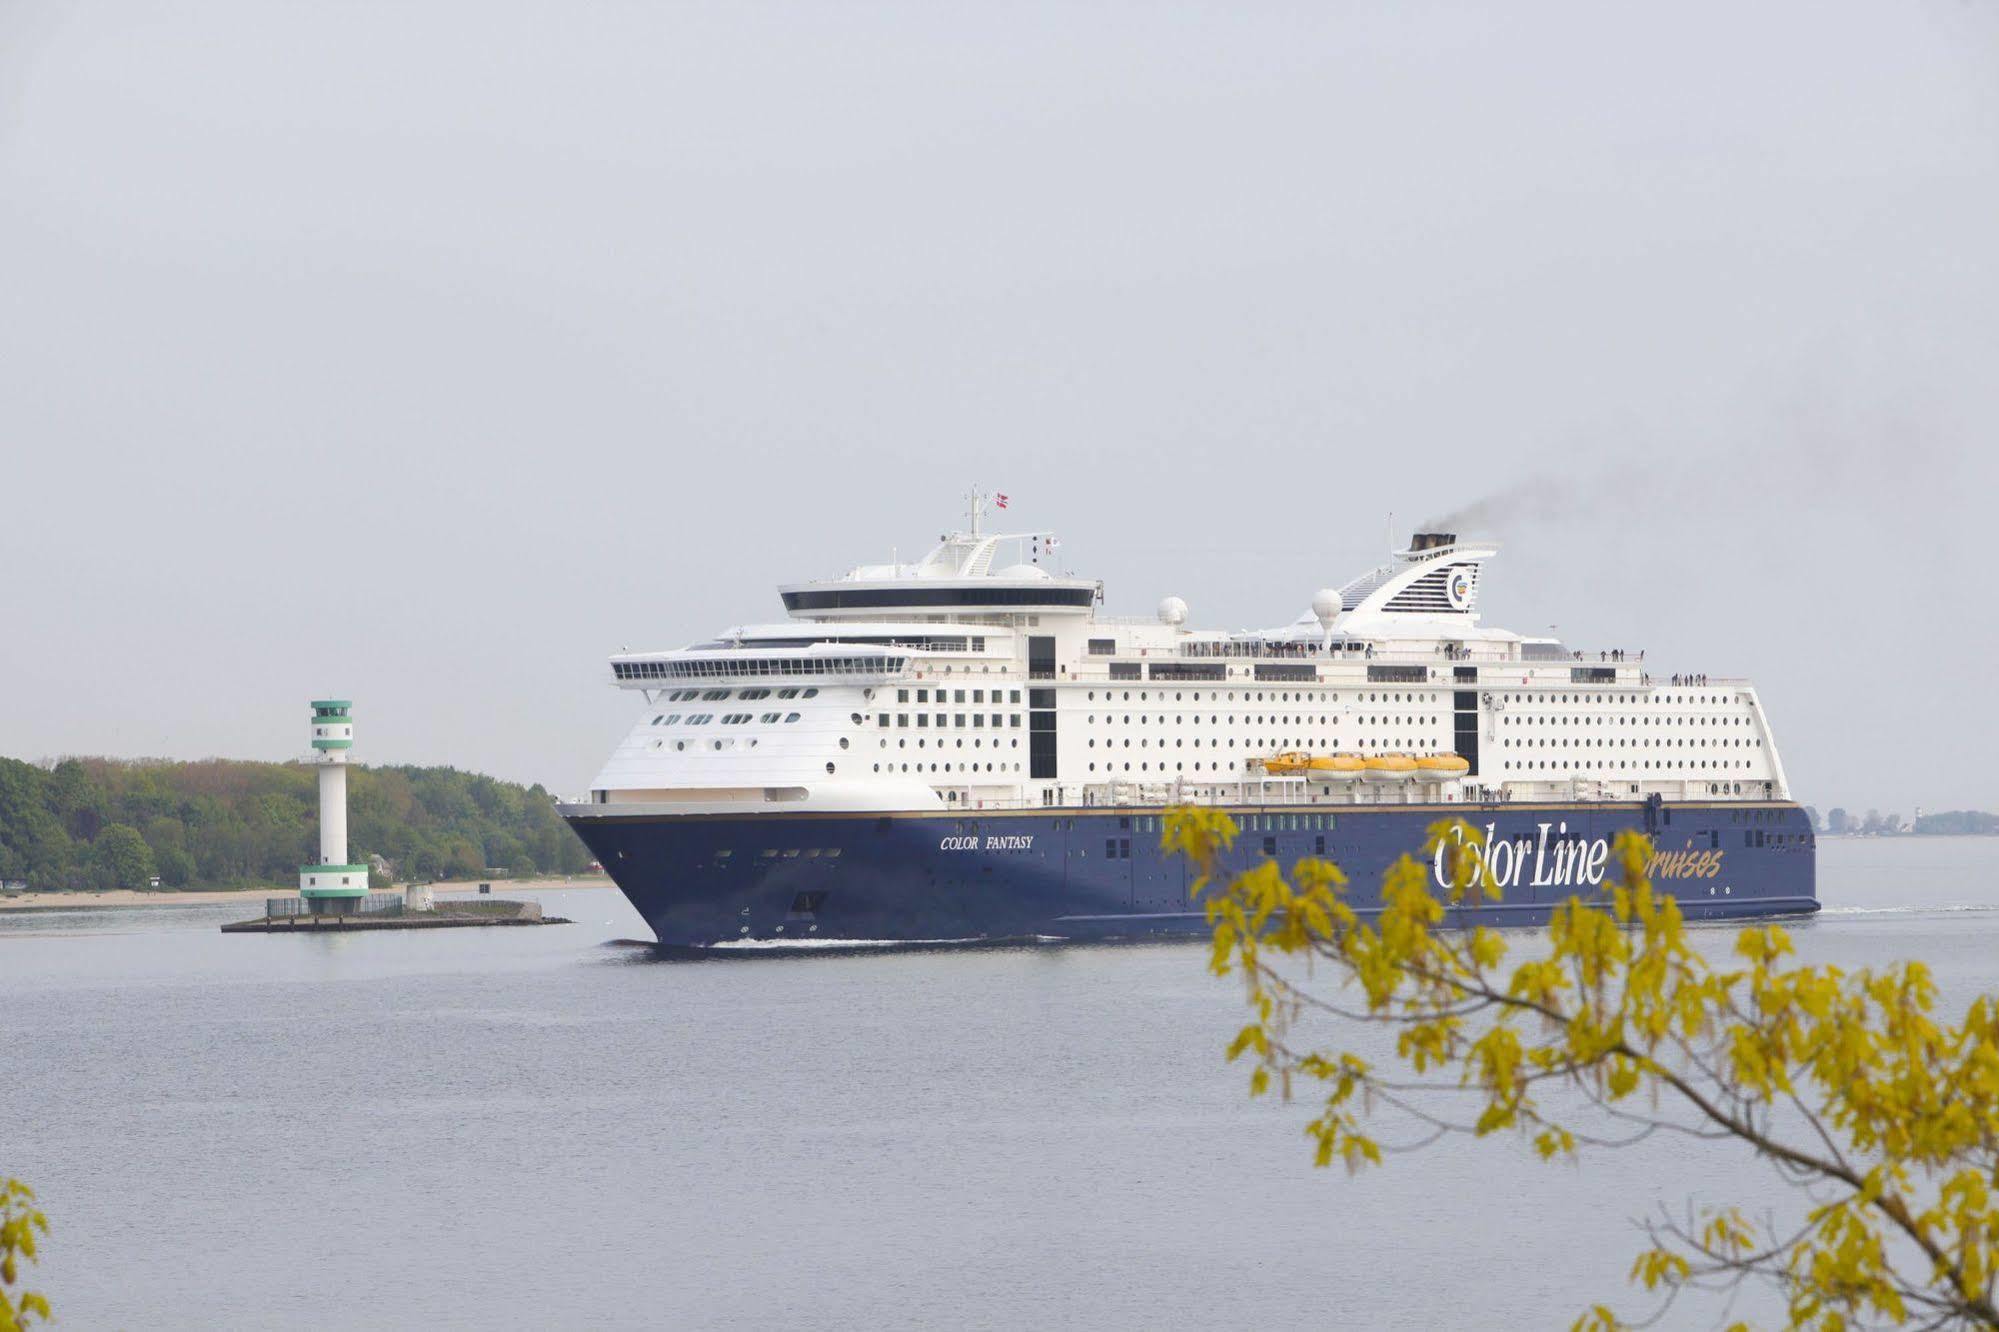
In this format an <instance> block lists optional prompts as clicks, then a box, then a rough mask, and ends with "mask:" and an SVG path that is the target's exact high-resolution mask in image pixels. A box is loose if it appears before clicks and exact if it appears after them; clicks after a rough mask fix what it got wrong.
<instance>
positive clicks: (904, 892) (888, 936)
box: [569, 802, 1818, 951]
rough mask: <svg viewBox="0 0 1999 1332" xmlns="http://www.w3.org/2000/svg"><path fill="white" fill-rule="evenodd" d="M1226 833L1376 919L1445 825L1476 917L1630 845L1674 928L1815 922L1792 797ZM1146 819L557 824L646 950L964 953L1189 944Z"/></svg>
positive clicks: (1312, 813) (1569, 890) (1531, 910)
mask: <svg viewBox="0 0 1999 1332" xmlns="http://www.w3.org/2000/svg"><path fill="white" fill-rule="evenodd" d="M1229 812H1230V813H1231V815H1233V817H1234V818H1235V819H1236V821H1237V823H1239V824H1240V825H1242V827H1243V831H1242V834H1241V836H1240V837H1239V838H1238V839H1237V841H1236V845H1235V850H1234V852H1233V853H1232V854H1231V856H1230V858H1229V861H1228V863H1229V864H1230V865H1231V866H1232V867H1234V868H1242V867H1245V866H1248V865H1250V864H1253V863H1255V861H1256V859H1257V858H1258V857H1261V856H1274V857H1276V858H1277V859H1278V861H1279V863H1280V864H1282V865H1283V866H1285V867H1286V868H1287V869H1288V868H1289V867H1290V866H1291V864H1292V863H1293V862H1294V861H1296V860H1297V859H1299V858H1301V857H1305V856H1324V857H1326V858H1328V859H1331V860H1333V861H1335V862H1337V863H1338V864H1339V865H1340V867H1341V868H1342V869H1344V870H1345V871H1346V873H1347V874H1348V876H1349V878H1350V879H1351V881H1352V882H1351V887H1350V889H1349V892H1350V894H1351V897H1350V900H1351V901H1352V902H1353V903H1354V904H1355V906H1356V907H1358V908H1360V909H1361V910H1363V911H1367V910H1370V909H1378V905H1379V897H1378V894H1379V889H1380V884H1381V875H1382V871H1383V870H1385V869H1386V868H1387V867H1388V866H1389V865H1390V864H1392V863H1393V862H1394V860H1395V859H1396V858H1397V857H1398V856H1401V855H1403V854H1405V853H1408V854H1420V852H1419V848H1420V847H1421V846H1422V843H1423V840H1424V835H1425V832H1426V830H1427V829H1428V827H1429V825H1430V824H1431V823H1432V822H1433V821H1435V820H1437V819H1439V818H1445V817H1458V818H1463V819H1465V820H1466V821H1467V822H1470V823H1472V824H1474V825H1476V826H1478V827H1480V828H1482V829H1483V828H1489V829H1490V830H1491V831H1490V833H1489V838H1488V840H1489V848H1488V851H1487V853H1486V854H1487V855H1488V857H1489V858H1490V863H1491V865H1492V868H1493V871H1494V873H1495V875H1496V876H1497V877H1498V878H1499V879H1500V881H1501V883H1502V886H1503V887H1504V890H1505V892H1504V897H1503V900H1502V901H1500V902H1499V903H1497V904H1490V905H1485V906H1482V907H1480V908H1479V909H1478V910H1477V911H1476V912H1475V913H1473V914H1474V915H1475V917H1476V918H1477V919H1479V920H1482V921H1484V922H1485V923H1488V924H1498V925H1531V924H1538V923H1541V922H1544V921H1546V920H1547V918H1548V913H1549V911H1550V910H1551V909H1552V908H1553V907H1554V906H1555V905H1556V904H1558V903H1560V902H1562V901H1565V900H1566V899H1567V898H1568V897H1570V896H1571V895H1577V894H1579V895H1581V896H1582V897H1584V898H1585V899H1586V900H1595V899H1597V898H1599V897H1600V896H1601V895H1602V889H1601V887H1600V885H1601V883H1602V882H1603V880H1604V879H1606V878H1607V877H1608V873H1607V870H1608V867H1607V864H1606V862H1607V860H1608V853H1609V845H1610V841H1611V839H1612V838H1613V837H1614V836H1615V834H1616V833H1617V832H1618V831H1619V830H1621V829H1626V828H1631V829H1636V830H1638V831H1641V832H1645V833H1648V834H1649V835H1650V836H1651V837H1652V838H1653V841H1654V845H1655V847H1656V849H1657V851H1658V857H1657V859H1656V860H1655V862H1654V868H1653V877H1654V882H1655V883H1656V884H1657V886H1658V887H1659V888H1661V889H1662V890H1664V891H1667V892H1670V893H1672V894H1673V895H1674V896H1676V897H1677V898H1678V899H1679V901H1680V905H1681V909H1682V910H1683V911H1684V912H1685V913H1686V915H1687V917H1688V918H1689V919H1693V920H1718V919H1749V918H1754V917H1760V916H1776V915H1798V914H1803V913H1808V912H1812V911H1816V910H1818V898H1817V892H1816V875H1815V868H1814V866H1815V859H1816V849H1815V846H1814V838H1813V835H1812V830H1811V827H1810V825H1809V823H1808V822H1807V820H1806V818H1805V814H1804V811H1803V810H1802V809H1801V808H1799V807H1798V806H1796V805H1792V804H1744V803H1739V802H1738V803H1729V804H1673V805H1658V804H1653V805H1640V804H1623V805H1614V804H1590V805H1558V804H1499V805H1464V804H1458V805H1427V806H1424V805H1400V806H1389V807H1382V806H1368V805H1343V806H1326V805H1321V806H1305V807H1300V806H1295V805H1294V806H1269V807H1240V808H1233V809H1231V810H1230V811H1229ZM1161 813H1162V811H1160V810H1158V809H1127V808H1118V809H1115V810H1103V809H1097V808H1085V809H1055V808H1050V809H1036V810H1023V811H1007V812H981V813H979V814H976V815H972V814H943V813H938V814H887V815H875V814H811V813H796V814H788V815H785V816H782V817H778V818H769V817H763V816H759V815H713V816H678V817H644V816H639V817H630V816H627V817H618V816H605V815H598V814H594V813H582V812H572V813H571V814H570V815H569V822H570V824H571V826H573V827H574V828H575V829H576V831H577V833H578V835H580V836H581V837H582V838H583V840H584V842H585V843H586V844H588V846H589V847H590V849H591V851H592V852H593V853H594V854H595V855H596V857H597V859H598V860H599V861H600V862H602V864H603V866H604V868H605V869H606V870H607V871H608V872H609V873H610V875H611V877H612V878H613V879H614V880H615V881H616V882H617V884H618V887H619V888H621V889H623V890H624V893H625V896H626V897H627V898H628V899H630V901H631V903H632V905H633V906H634V907H636V908H637V909H638V912H639V914H640V915H641V916H643V917H644V918H645V920H646V923H647V924H648V925H650V926H651V927H652V929H653V932H654V933H655V934H656V935H657V936H658V938H659V942H660V944H661V946H662V947H663V948H666V949H668V950H673V951H680V950H703V951H705V950H707V949H710V948H713V947H715V946H717V945H721V946H724V947H739V946H742V945H745V944H755V945H762V946H777V945H800V946H813V947H825V946H828V945H830V944H835V943H837V942H842V941H844V942H852V943H855V944H861V943H882V942H890V943H903V944H914V943H946V942H948V943H973V942H987V943H990V942H999V941H1007V940H1038V941H1094V940H1121V939H1157V938H1176V937H1178V938H1196V937H1205V936H1206V935H1207V934H1208V927H1207V923H1206V920H1205V918H1204V916H1203V914H1202V911H1201V904H1200V903H1199V902H1198V901H1195V900H1191V899H1190V898H1189V896H1188V880H1189V867H1188V865H1187V863H1186V861H1185V860H1184V859H1183V858H1180V857H1176V856H1168V855H1166V854H1165V853H1163V852H1162V851H1161V850H1160V848H1159V827H1160V823H1161Z"/></svg>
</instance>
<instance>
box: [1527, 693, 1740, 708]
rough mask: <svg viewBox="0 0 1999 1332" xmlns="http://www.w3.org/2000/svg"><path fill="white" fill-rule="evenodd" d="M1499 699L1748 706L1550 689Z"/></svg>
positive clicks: (1666, 696) (1704, 698) (1722, 699)
mask: <svg viewBox="0 0 1999 1332" xmlns="http://www.w3.org/2000/svg"><path fill="white" fill-rule="evenodd" d="M1499 697H1500V698H1501V699H1502V700H1503V701H1505V702H1507V703H1544V704H1551V705H1552V704H1568V703H1622V704H1624V705H1625V706H1627V707H1629V706H1631V705H1632V704H1644V705H1646V706H1650V705H1652V704H1655V703H1685V704H1690V705H1696V706H1698V705H1729V704H1733V705H1735V706H1738V707H1747V706H1748V700H1746V699H1741V700H1737V699H1730V698H1725V697H1722V696H1721V695H1715V696H1712V697H1710V696H1708V695H1705V694H1700V695H1691V694H1677V695H1675V694H1645V695H1636V694H1570V693H1566V692H1564V691H1562V690H1558V689H1550V690H1547V691H1545V692H1542V693H1536V694H1501V695H1500V696H1499Z"/></svg>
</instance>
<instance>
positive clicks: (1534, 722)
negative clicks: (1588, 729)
mask: <svg viewBox="0 0 1999 1332" xmlns="http://www.w3.org/2000/svg"><path fill="white" fill-rule="evenodd" d="M1619 721H1626V722H1632V723H1636V724H1637V725H1639V726H1747V725H1749V718H1747V717H1651V716H1637V717H1626V718H1618V717H1562V716H1555V715H1550V716H1545V717H1501V718H1500V719H1499V724H1500V725H1501V726H1515V725H1518V726H1606V725H1614V724H1615V723H1617V722H1619Z"/></svg>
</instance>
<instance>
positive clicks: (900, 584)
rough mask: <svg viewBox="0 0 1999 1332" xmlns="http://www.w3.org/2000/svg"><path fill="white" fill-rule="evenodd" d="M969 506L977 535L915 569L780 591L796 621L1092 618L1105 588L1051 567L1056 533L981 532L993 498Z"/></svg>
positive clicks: (950, 536) (878, 570)
mask: <svg viewBox="0 0 1999 1332" xmlns="http://www.w3.org/2000/svg"><path fill="white" fill-rule="evenodd" d="M969 499H970V516H971V526H970V529H969V530H967V531H963V532H953V533H947V534H946V535H944V536H942V537H940V538H939V539H938V543H937V545H936V547H935V548H934V549H932V550H931V552H930V553H929V554H928V555H925V556H924V557H923V558H922V559H921V560H919V561H917V562H916V563H915V564H902V563H897V562H893V561H892V562H890V563H888V564H863V565H857V566H856V567H854V568H853V569H850V570H848V571H847V572H846V573H845V574H843V575H841V576H840V577H838V578H832V579H821V580H817V581H813V582H807V583H791V584H787V585H784V586H782V587H780V588H778V594H779V595H780V596H781V597H782V598H783V599H784V609H785V611H786V613H787V614H789V615H790V616H791V617H792V618H793V619H794V620H832V619H867V620H876V619H881V618H883V617H884V616H903V617H906V618H913V619H920V620H923V621H926V622H935V621H939V620H956V619H985V620H992V619H995V618H996V617H1012V616H1016V615H1061V614H1069V615H1085V614H1088V613H1089V611H1090V610H1091V609H1092V608H1093V607H1094V606H1095V605H1096V604H1097V603H1098V602H1099V601H1101V600H1102V599H1103V585H1102V584H1101V583H1099V582H1096V581H1094V580H1092V579H1084V578H1073V577H1068V576H1066V575H1062V574H1059V573H1055V572H1053V571H1051V570H1050V569H1049V568H1047V567H1046V565H1047V564H1052V563H1053V562H1054V554H1055V550H1056V548H1057V547H1058V546H1059V545H1060V542H1059V541H1058V540H1057V538H1056V536H1055V534H1054V533H1052V532H1001V533H989V532H985V531H982V530H981V527H982V520H983V517H984V514H985V509H986V504H987V497H986V496H984V495H979V494H976V493H975V494H973V495H971V496H970V497H969Z"/></svg>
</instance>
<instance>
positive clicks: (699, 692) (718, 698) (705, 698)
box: [666, 688, 819, 703]
mask: <svg viewBox="0 0 1999 1332" xmlns="http://www.w3.org/2000/svg"><path fill="white" fill-rule="evenodd" d="M772 692H773V691H772V690H769V689H676V690H674V691H673V692H672V693H671V694H668V695H667V696H666V701H667V702H669V703H691V702H693V701H694V700H695V699H697V698H698V699H700V700H701V701H702V702H704V703H720V702H722V701H723V700H724V699H728V698H731V697H733V698H737V699H740V700H742V701H743V702H745V703H748V702H751V701H753V700H755V699H759V698H769V697H770V696H771V694H772ZM775 692H776V694H777V696H778V697H779V698H817V697H819V691H818V690H817V689H806V688H792V689H779V690H776V691H775Z"/></svg>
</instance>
